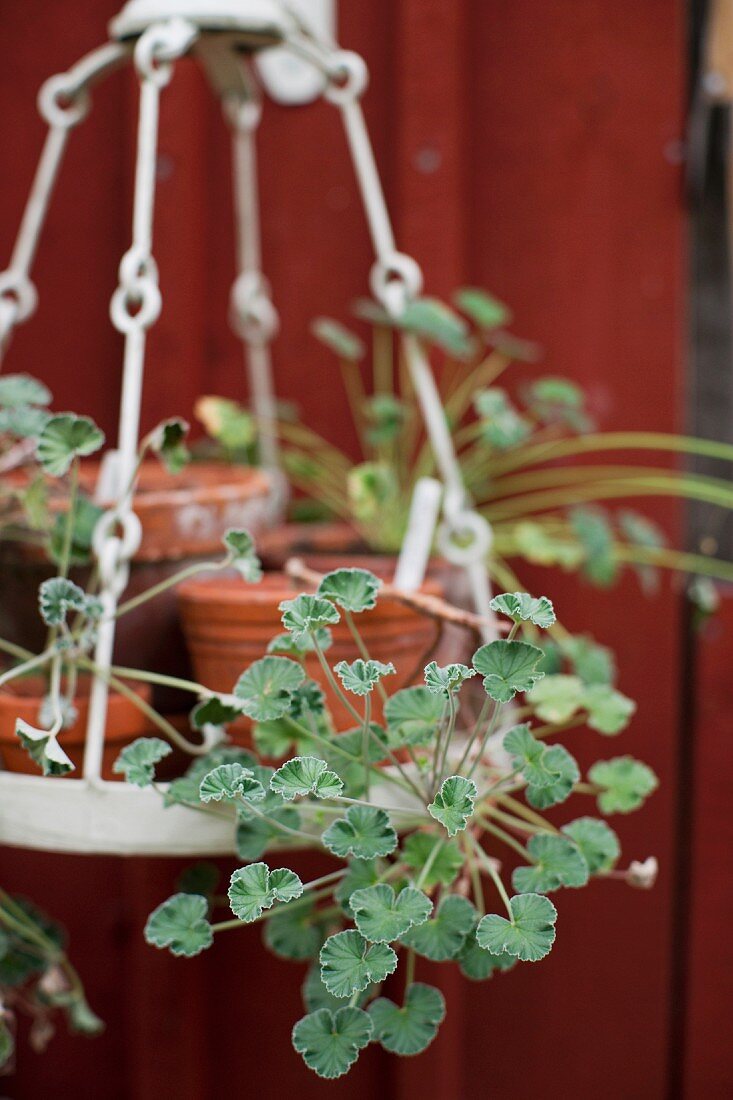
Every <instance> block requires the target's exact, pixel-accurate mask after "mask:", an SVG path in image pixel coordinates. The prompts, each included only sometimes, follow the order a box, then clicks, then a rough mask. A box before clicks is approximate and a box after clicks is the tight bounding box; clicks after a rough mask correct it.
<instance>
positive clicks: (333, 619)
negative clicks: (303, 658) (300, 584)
mask: <svg viewBox="0 0 733 1100" xmlns="http://www.w3.org/2000/svg"><path fill="white" fill-rule="evenodd" d="M280 611H281V612H282V624H283V626H284V627H285V629H286V630H287V632H288V633H289V634H291V635H292V637H293V640H294V641H295V643H296V645H301V644H303V643H305V642H306V641H307V640H308V638H309V637H310V639H311V640H312V637H313V634H314V633H315V632H316V631H317V630H320V629H321V628H323V627H325V626H332V625H334V624H335V623H337V622H339V621H340V619H341V616H340V614H339V612H338V610H337V608H336V607H334V605H333V604H332V603H331V601H330V600H324V599H321V597H320V596H309V595H306V594H305V593H303V592H302V593H301V594H300V595H299V596H296V597H295V599H294V600H283V601H282V603H281V604H280Z"/></svg>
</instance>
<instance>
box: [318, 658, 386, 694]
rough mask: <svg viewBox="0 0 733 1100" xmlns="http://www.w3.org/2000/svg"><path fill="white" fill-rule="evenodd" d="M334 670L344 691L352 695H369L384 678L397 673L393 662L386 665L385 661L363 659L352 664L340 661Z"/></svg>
mask: <svg viewBox="0 0 733 1100" xmlns="http://www.w3.org/2000/svg"><path fill="white" fill-rule="evenodd" d="M333 670H334V672H335V673H336V675H337V676H338V678H339V679H340V681H341V683H342V684H343V686H344V689H345V690H346V691H350V692H351V694H352V695H369V694H370V693H371V692H372V691H374V688H375V687H376V686H377V684H378V683H379V681H380V680H381V679H382V677H384V676H390V675H392V674H393V673H395V672H396V671H397V669H396V668H395V666H394V665H393V664H392V662H391V661H390V662H389V663H388V664H385V663H384V662H383V661H365V660H364V659H363V658H362V657H357V659H356V660H355V661H351V662H349V661H339V663H338V664H337V665H334V669H333Z"/></svg>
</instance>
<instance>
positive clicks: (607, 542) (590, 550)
mask: <svg viewBox="0 0 733 1100" xmlns="http://www.w3.org/2000/svg"><path fill="white" fill-rule="evenodd" d="M570 523H571V526H572V529H573V531H574V532H575V535H576V537H577V539H578V541H579V542H580V545H581V546H582V547H583V551H584V553H585V560H584V562H583V572H584V573H585V575H586V576H587V577H588V579H589V580H591V581H593V583H594V584H598V585H601V586H603V587H607V586H608V585H611V584H613V582H614V580H615V579H616V576H617V574H618V562H617V560H616V553H615V551H616V543H615V539H614V536H613V528H612V527H611V523H610V521H609V519H608V516H607V515H606V513H605V512H604V511H603V509H602V508H597V507H594V508H584V507H577V508H573V510H572V511H571V513H570Z"/></svg>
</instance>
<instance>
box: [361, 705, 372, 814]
mask: <svg viewBox="0 0 733 1100" xmlns="http://www.w3.org/2000/svg"><path fill="white" fill-rule="evenodd" d="M371 728H372V698H371V695H367V697H366V701H365V703H364V729H363V731H362V735H361V751H362V756H363V757H364V790H365V792H366V796H367V801H368V800H369V780H370V776H371V766H370V762H369V734H370V732H371Z"/></svg>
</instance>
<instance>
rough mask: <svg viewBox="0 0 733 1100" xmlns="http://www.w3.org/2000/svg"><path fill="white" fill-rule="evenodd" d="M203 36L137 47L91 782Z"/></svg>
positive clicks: (116, 316)
mask: <svg viewBox="0 0 733 1100" xmlns="http://www.w3.org/2000/svg"><path fill="white" fill-rule="evenodd" d="M198 33H199V32H198V30H197V29H196V27H195V26H194V25H193V24H192V23H189V22H188V21H186V20H183V19H170V20H167V21H165V22H162V23H156V24H153V25H152V26H151V27H149V28H148V30H147V31H145V33H144V34H143V35H141V37H140V38H139V39H138V41H137V44H136V46H135V54H134V58H135V66H136V68H137V72H138V77H139V80H140V106H139V116H138V133H137V160H136V168H135V198H134V204H133V219H132V244H131V246H130V248H129V249H128V251H127V252H126V253H125V255H124V256H123V258H122V262H121V263H120V270H119V285H118V287H117V289H116V290H115V292H114V294H113V295H112V301H111V304H110V315H111V318H112V323H113V325H114V326H115V328H116V329H117V330H118V331H119V332H121V333H123V334H124V337H125V352H124V363H123V375H122V399H121V407H120V421H119V433H118V451H117V454H116V461H115V470H114V482H115V492H114V496H115V499H116V505H115V507H114V508H112V509H110V510H109V511H108V512H106V513H105V514H104V515H103V516H102V518H101V519H100V520H99V523H98V524H97V527H96V529H95V532H94V550H95V553H96V555H97V560H98V563H99V572H100V582H101V588H100V599H101V602H102V607H103V614H102V618H101V620H100V626H99V634H98V636H97V644H96V649H95V664H96V665H97V667H98V668H99V669H100V670H101V673H102V674H101V675H98V676H96V677H95V679H94V682H93V684H92V691H91V696H90V702H89V720H88V724H87V738H86V745H85V749H84V778H85V779H86V780H88V781H90V782H97V781H98V780H99V777H100V774H101V768H102V755H103V750H104V731H105V725H106V719H107V702H108V695H109V687H108V683H107V680H106V679H105V675H104V674H105V672H108V671H109V668H110V666H111V664H112V651H113V647H114V638H115V611H116V608H117V601H118V599H119V597H120V595H121V593H122V591H123V590H124V588H125V586H126V584H127V580H128V576H129V565H130V561H131V559H132V557H133V555H134V554H135V551H136V550H137V549H138V546H139V545H140V537H141V528H140V521H139V520H138V518H137V516H136V515H135V513H134V512H133V510H132V494H133V489H134V478H135V470H136V466H137V449H138V436H139V427H140V406H141V401H142V385H143V370H144V365H145V346H146V335H147V331H148V329H149V328H150V327H151V326H152V325H153V324H155V322H156V320H157V319H158V316H159V314H160V310H161V305H162V300H161V295H160V289H159V287H158V269H157V265H156V263H155V260H154V258H153V254H152V247H153V215H154V209H155V172H156V163H157V151H158V122H159V110H160V93H161V90H162V89H163V88H164V87H165V86H166V85H167V84H168V82H169V81H170V79H171V77H172V75H173V61H175V60H176V59H177V58H179V57H181V56H183V54H185V53H186V52H187V51H188V50H189V49H190V47H191V45H192V44H193V43H194V42H195V40H196V38H197V37H198Z"/></svg>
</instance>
